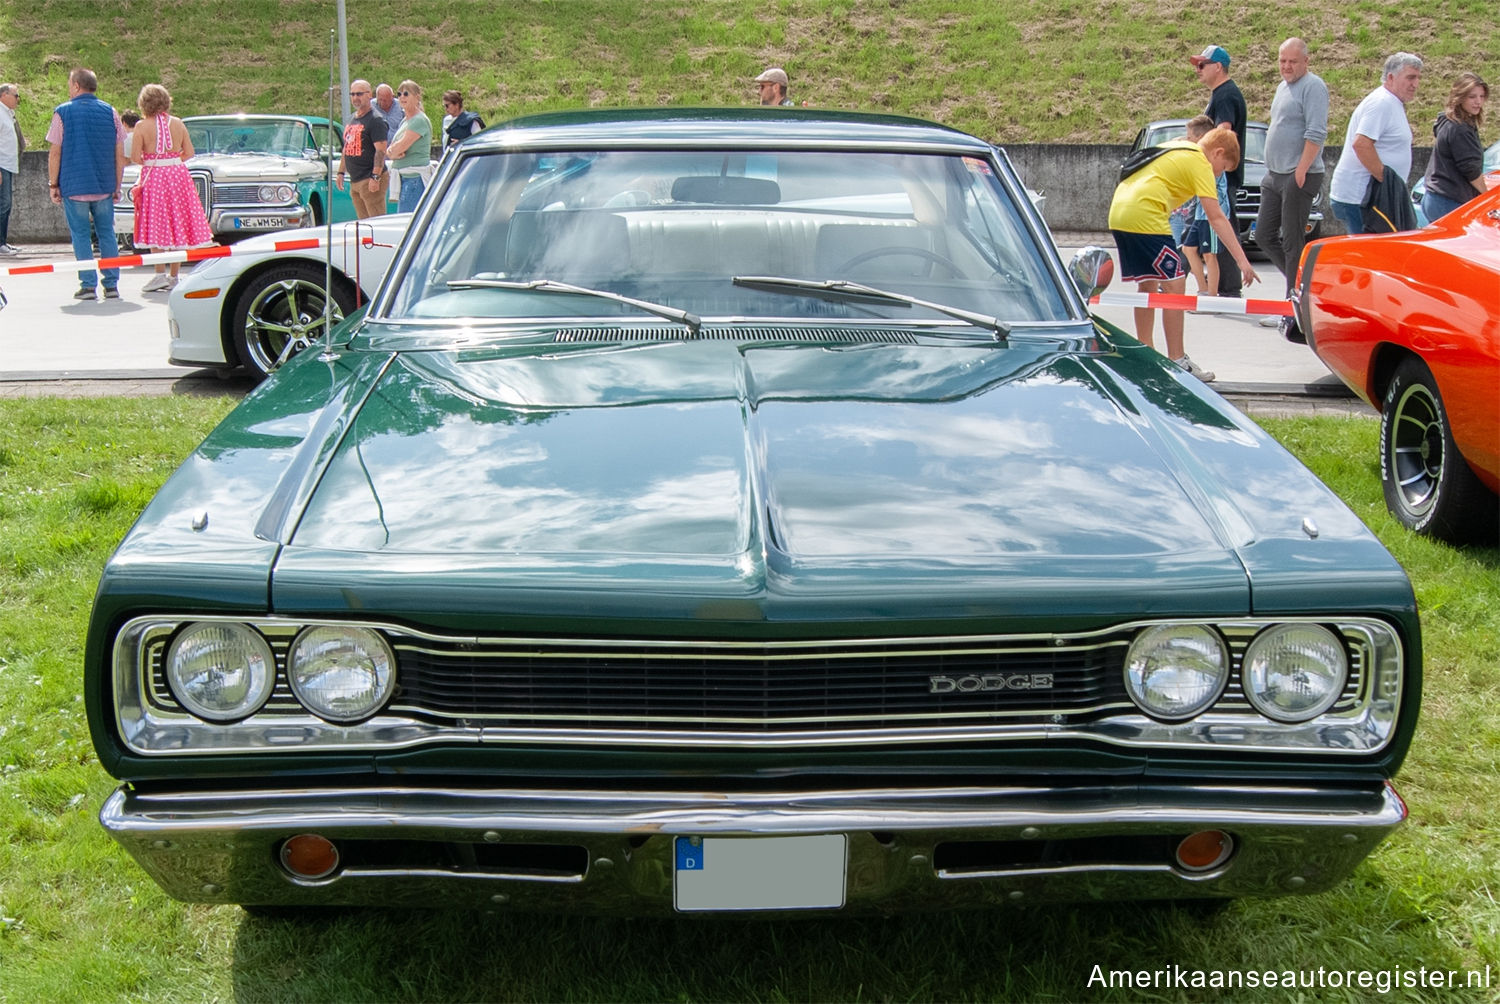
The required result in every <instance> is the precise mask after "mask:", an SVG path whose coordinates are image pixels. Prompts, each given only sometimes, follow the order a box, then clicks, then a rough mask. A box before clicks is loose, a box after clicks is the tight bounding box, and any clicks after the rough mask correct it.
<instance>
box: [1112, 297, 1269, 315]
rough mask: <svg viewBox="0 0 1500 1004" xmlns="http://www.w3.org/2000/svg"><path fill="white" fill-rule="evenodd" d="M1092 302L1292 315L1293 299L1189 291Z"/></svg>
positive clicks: (1173, 308) (1213, 311) (1233, 312)
mask: <svg viewBox="0 0 1500 1004" xmlns="http://www.w3.org/2000/svg"><path fill="white" fill-rule="evenodd" d="M1089 303H1091V304H1094V303H1097V304H1100V305H1102V306H1106V307H1158V308H1160V309H1162V310H1196V311H1197V312H1198V313H1200V314H1272V315H1277V316H1280V317H1291V316H1292V301H1290V300H1249V299H1246V300H1241V299H1240V298H1238V297H1234V296H1190V295H1188V294H1187V293H1100V294H1099V295H1098V296H1096V297H1094V298H1093V299H1092V300H1090V301H1089Z"/></svg>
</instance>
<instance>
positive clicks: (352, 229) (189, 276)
mask: <svg viewBox="0 0 1500 1004" xmlns="http://www.w3.org/2000/svg"><path fill="white" fill-rule="evenodd" d="M410 223H411V214H410V213H396V214H392V215H390V216H377V217H375V218H373V219H369V220H361V221H359V222H349V223H339V224H335V225H334V227H333V240H332V244H331V246H330V247H329V249H328V254H327V256H326V259H327V260H326V262H325V253H324V249H323V248H322V247H315V248H303V249H297V250H285V249H282V248H281V247H280V246H282V245H284V244H286V243H287V242H289V241H305V240H307V239H309V238H314V237H317V238H321V237H324V236H326V234H327V231H325V230H324V229H322V228H307V229H302V230H290V231H287V230H284V231H281V232H279V233H274V234H263V235H261V236H258V237H251V238H249V239H248V240H244V241H240V242H239V243H237V244H235V245H234V253H233V255H231V256H229V257H225V258H212V259H209V260H207V261H203V262H200V263H199V264H198V265H197V266H196V267H195V268H194V269H193V270H192V271H191V272H185V273H184V274H183V277H182V281H181V282H180V283H178V285H177V287H176V288H175V289H173V290H172V293H171V297H170V298H169V300H168V306H167V323H168V324H169V325H170V327H171V333H172V341H171V347H170V349H169V350H168V355H167V358H168V361H169V362H171V363H173V364H175V365H178V366H209V367H214V368H217V369H234V368H235V367H237V366H243V367H244V368H245V370H246V371H247V372H249V373H250V374H251V375H252V376H255V377H257V378H260V377H264V376H265V375H266V374H268V373H270V372H271V371H272V370H274V369H276V367H277V366H279V365H281V363H282V362H284V361H285V360H286V359H288V358H290V357H291V356H292V355H293V354H295V353H296V352H298V351H300V350H301V349H303V348H305V347H306V346H308V345H311V344H313V343H314V342H316V341H318V340H319V339H320V338H322V337H323V334H324V332H325V330H326V326H325V318H324V301H325V295H324V292H323V291H324V289H325V288H326V286H325V279H326V278H327V271H328V269H329V268H330V266H331V270H332V289H333V297H332V300H333V302H332V304H331V305H330V306H331V311H330V312H331V315H332V320H333V323H335V324H336V323H338V322H339V321H341V320H343V318H344V315H345V314H348V313H351V312H352V311H354V310H356V309H358V308H359V307H360V306H362V305H363V304H364V303H365V302H366V301H367V300H368V299H369V298H370V296H371V295H372V294H373V293H374V292H375V288H376V287H377V286H379V285H380V280H381V278H382V277H383V276H384V275H385V272H386V269H387V268H388V267H389V266H390V264H391V259H392V257H393V256H394V255H395V252H396V245H397V244H399V243H401V237H402V236H403V235H404V234H405V233H406V228H407V226H408V224H410Z"/></svg>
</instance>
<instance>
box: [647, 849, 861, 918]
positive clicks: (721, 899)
mask: <svg viewBox="0 0 1500 1004" xmlns="http://www.w3.org/2000/svg"><path fill="white" fill-rule="evenodd" d="M846 845H847V841H846V839H845V837H844V835H843V834H842V833H828V834H817V835H813V836H803V837H678V838H676V842H675V852H676V865H675V867H674V868H673V876H674V881H673V883H672V887H673V902H674V903H675V905H676V907H677V909H678V910H680V911H683V912H689V911H703V910H832V909H837V908H839V907H841V906H843V905H844V873H845V871H846V860H847V857H848V855H847V850H846Z"/></svg>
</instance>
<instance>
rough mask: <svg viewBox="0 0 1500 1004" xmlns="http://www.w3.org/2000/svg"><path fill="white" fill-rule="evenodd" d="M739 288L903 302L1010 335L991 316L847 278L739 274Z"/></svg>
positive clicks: (1007, 325) (1003, 323)
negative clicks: (797, 277)
mask: <svg viewBox="0 0 1500 1004" xmlns="http://www.w3.org/2000/svg"><path fill="white" fill-rule="evenodd" d="M734 284H735V285H736V286H746V287H749V288H751V289H763V290H766V291H767V292H771V293H787V292H802V293H806V294H808V295H810V296H832V297H835V298H839V299H851V300H853V299H870V300H888V301H890V302H892V303H904V304H907V305H909V306H913V307H926V308H927V309H928V310H935V311H937V312H938V313H939V314H947V315H948V316H949V317H953V318H956V319H958V320H960V321H966V322H968V323H969V324H972V325H974V326H975V327H979V328H988V329H989V330H990V331H993V332H995V333H996V334H999V335H1008V334H1010V325H1009V324H1007V323H1006V322H1005V321H1002V320H1000V318H998V317H991V316H990V315H988V314H980V313H976V312H974V311H972V310H964V309H963V308H962V307H950V306H948V305H947V304H946V303H933V302H932V301H931V300H919V299H917V298H916V297H915V296H907V295H906V294H905V293H893V292H891V291H890V290H888V289H876V288H875V287H874V286H866V285H864V284H863V283H859V282H850V281H849V280H848V279H791V278H788V277H786V276H779V275H737V276H735V277H734Z"/></svg>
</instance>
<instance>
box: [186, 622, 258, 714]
mask: <svg viewBox="0 0 1500 1004" xmlns="http://www.w3.org/2000/svg"><path fill="white" fill-rule="evenodd" d="M165 669H166V677H167V686H168V687H170V688H171V690H172V694H173V695H174V696H175V697H176V698H177V700H178V701H179V702H180V703H181V704H182V706H183V707H184V708H187V710H188V711H190V712H192V713H193V714H195V715H197V716H198V717H199V718H204V719H207V720H208V721H211V722H232V721H237V720H239V719H241V718H247V717H249V716H250V715H253V714H254V713H255V712H256V711H259V710H260V707H261V705H263V704H265V703H266V699H267V698H269V697H270V696H271V691H272V689H273V688H275V686H276V658H275V656H273V655H272V654H271V646H270V645H269V644H267V643H266V640H265V638H263V637H262V636H261V635H260V633H259V632H258V631H256V630H255V629H254V628H251V627H249V626H247V625H244V624H230V623H222V624H221V623H199V624H192V625H189V626H188V627H187V628H186V629H185V630H183V632H182V633H181V634H179V635H178V636H177V638H176V639H175V640H174V641H173V642H172V645H171V647H170V648H169V649H168V650H167V661H166V666H165Z"/></svg>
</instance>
